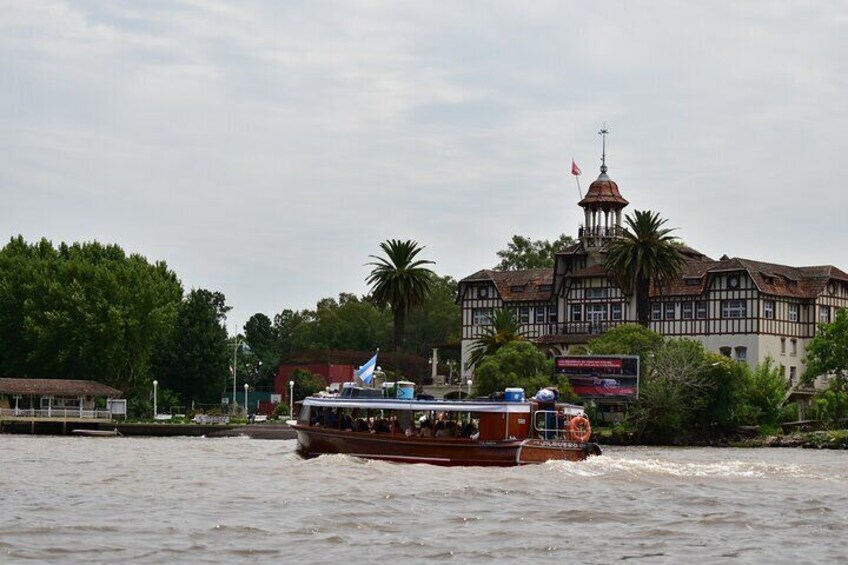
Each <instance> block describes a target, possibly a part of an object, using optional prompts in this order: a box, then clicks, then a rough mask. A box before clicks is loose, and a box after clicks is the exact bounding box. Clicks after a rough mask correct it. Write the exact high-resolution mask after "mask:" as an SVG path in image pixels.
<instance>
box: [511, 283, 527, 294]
mask: <svg viewBox="0 0 848 565" xmlns="http://www.w3.org/2000/svg"><path fill="white" fill-rule="evenodd" d="M509 290H510V292H524V285H523V284H514V285H512V286H511V287H509Z"/></svg>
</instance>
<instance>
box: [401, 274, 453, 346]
mask: <svg viewBox="0 0 848 565" xmlns="http://www.w3.org/2000/svg"><path fill="white" fill-rule="evenodd" d="M457 288H458V285H457V282H456V281H455V280H454V279H453V278H452V277H440V276H437V275H433V276H432V277H431V282H430V293H429V294H428V295H427V298H426V299H425V300H424V302H423V303H422V304H421V308H416V309H415V310H412V311H410V313H409V316H408V319H407V323H406V346H407V349H408V350H410V351H415V352H417V353H419V354H421V355H428V354H429V349H430V348H431V347H433V346H434V345H437V344H449V343H450V344H459V341H460V329H461V327H462V319H461V315H462V314H461V309H460V307H459V304H457V303H456V293H457Z"/></svg>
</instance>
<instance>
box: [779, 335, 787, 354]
mask: <svg viewBox="0 0 848 565" xmlns="http://www.w3.org/2000/svg"><path fill="white" fill-rule="evenodd" d="M780 354H781V355H786V338H785V337H782V338H780Z"/></svg>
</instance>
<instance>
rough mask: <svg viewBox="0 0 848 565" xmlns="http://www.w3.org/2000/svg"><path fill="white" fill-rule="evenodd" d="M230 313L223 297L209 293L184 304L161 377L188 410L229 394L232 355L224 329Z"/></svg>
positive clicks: (192, 296) (196, 293)
mask: <svg viewBox="0 0 848 565" xmlns="http://www.w3.org/2000/svg"><path fill="white" fill-rule="evenodd" d="M228 310H229V308H228V307H227V306H226V305H225V300H224V295H223V294H221V293H220V292H211V291H208V290H205V289H195V290H192V291H191V292H190V293H189V294H188V296H186V298H185V299H184V300H183V301H182V303H181V304H180V307H179V311H178V314H177V321H176V325H175V327H174V332H173V334H172V335H171V339H170V340H169V342H168V343H167V344H166V345H165V346H163V348H162V352H161V356H160V357H159V364H158V365H159V368H158V373H157V375H158V376H159V377H160V380H162V383H163V386H164V387H165V388H168V389H170V390H173V391H175V392H177V393H178V394H179V395H180V397H181V399H182V401H183V402H184V403H185V405H186V406H190V405H191V403H192V402H214V401H216V400H218V399H220V394H221V392H222V391H223V390H226V388H225V387H226V383H227V379H228V375H229V374H230V353H231V349H230V346H229V345H228V340H227V329H226V327H225V325H224V322H225V319H226V313H227V311H228Z"/></svg>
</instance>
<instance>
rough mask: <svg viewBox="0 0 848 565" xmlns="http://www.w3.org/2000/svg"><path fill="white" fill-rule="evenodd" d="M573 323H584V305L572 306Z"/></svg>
mask: <svg viewBox="0 0 848 565" xmlns="http://www.w3.org/2000/svg"><path fill="white" fill-rule="evenodd" d="M571 321H572V322H582V321H583V305H582V304H572V305H571Z"/></svg>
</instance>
